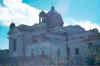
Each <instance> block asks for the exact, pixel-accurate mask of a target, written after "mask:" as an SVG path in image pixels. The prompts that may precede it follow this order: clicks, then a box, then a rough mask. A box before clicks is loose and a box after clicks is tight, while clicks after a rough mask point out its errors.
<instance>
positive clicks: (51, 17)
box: [47, 6, 63, 28]
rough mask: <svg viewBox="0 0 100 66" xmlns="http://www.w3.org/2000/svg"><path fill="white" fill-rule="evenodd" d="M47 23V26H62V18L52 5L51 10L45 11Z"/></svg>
mask: <svg viewBox="0 0 100 66" xmlns="http://www.w3.org/2000/svg"><path fill="white" fill-rule="evenodd" d="M47 25H48V27H52V28H53V27H56V26H63V20H62V17H61V15H60V14H59V13H57V12H56V10H55V8H54V7H53V6H52V7H51V10H50V11H49V12H48V13H47Z"/></svg>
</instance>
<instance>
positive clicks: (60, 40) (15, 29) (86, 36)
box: [8, 6, 100, 63]
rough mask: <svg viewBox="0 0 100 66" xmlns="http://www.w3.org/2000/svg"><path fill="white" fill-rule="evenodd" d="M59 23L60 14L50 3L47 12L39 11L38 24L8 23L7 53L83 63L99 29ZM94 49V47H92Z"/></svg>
mask: <svg viewBox="0 0 100 66" xmlns="http://www.w3.org/2000/svg"><path fill="white" fill-rule="evenodd" d="M63 24H64V22H63V19H62V17H61V15H60V14H59V13H58V12H57V11H56V9H55V8H54V7H53V6H52V7H51V10H50V11H49V12H48V13H45V12H44V11H41V12H40V14H39V24H34V25H32V26H28V25H24V24H21V25H19V26H16V25H15V24H14V23H11V25H10V30H9V33H8V35H9V50H10V52H9V54H10V56H11V57H24V58H27V57H32V58H34V57H44V58H48V57H49V58H60V59H61V60H62V59H65V60H66V59H69V60H72V61H73V63H84V62H85V59H86V58H87V56H89V54H90V51H89V46H91V45H92V46H94V45H98V44H99V42H100V40H99V38H100V33H99V31H98V30H97V29H92V30H89V31H86V30H85V29H84V28H82V27H80V26H79V25H69V26H63ZM95 53H96V49H93V54H95ZM76 60H77V61H76Z"/></svg>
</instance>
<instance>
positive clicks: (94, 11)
mask: <svg viewBox="0 0 100 66" xmlns="http://www.w3.org/2000/svg"><path fill="white" fill-rule="evenodd" d="M52 5H53V6H55V8H56V10H57V11H58V12H59V13H60V14H61V15H62V17H63V20H64V23H65V25H69V24H78V25H80V26H82V27H84V26H85V27H84V28H85V29H90V28H89V26H88V25H90V27H91V28H92V27H93V28H95V27H96V28H98V29H99V28H100V13H99V12H100V0H0V14H1V16H0V48H8V43H9V42H8V38H7V37H8V35H7V32H8V30H9V24H10V23H11V21H14V22H15V23H16V24H17V25H19V24H27V22H25V21H30V23H29V24H27V25H30V24H33V22H34V21H37V20H38V18H37V15H38V13H39V12H40V10H46V11H49V10H50V7H51V6H52ZM17 6H18V7H17ZM35 12H36V14H34V13H35ZM31 13H32V14H33V15H31ZM22 16H24V17H25V18H27V17H29V20H24V19H25V18H24V17H23V18H22ZM21 18H22V19H21ZM35 19H37V20H35Z"/></svg>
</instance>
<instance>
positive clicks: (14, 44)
mask: <svg viewBox="0 0 100 66" xmlns="http://www.w3.org/2000/svg"><path fill="white" fill-rule="evenodd" d="M13 41H14V43H13V50H14V51H16V42H17V41H16V39H14V40H13Z"/></svg>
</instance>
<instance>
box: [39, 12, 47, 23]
mask: <svg viewBox="0 0 100 66" xmlns="http://www.w3.org/2000/svg"><path fill="white" fill-rule="evenodd" d="M45 20H46V13H45V12H44V11H41V12H40V14H39V23H42V22H45Z"/></svg>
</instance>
